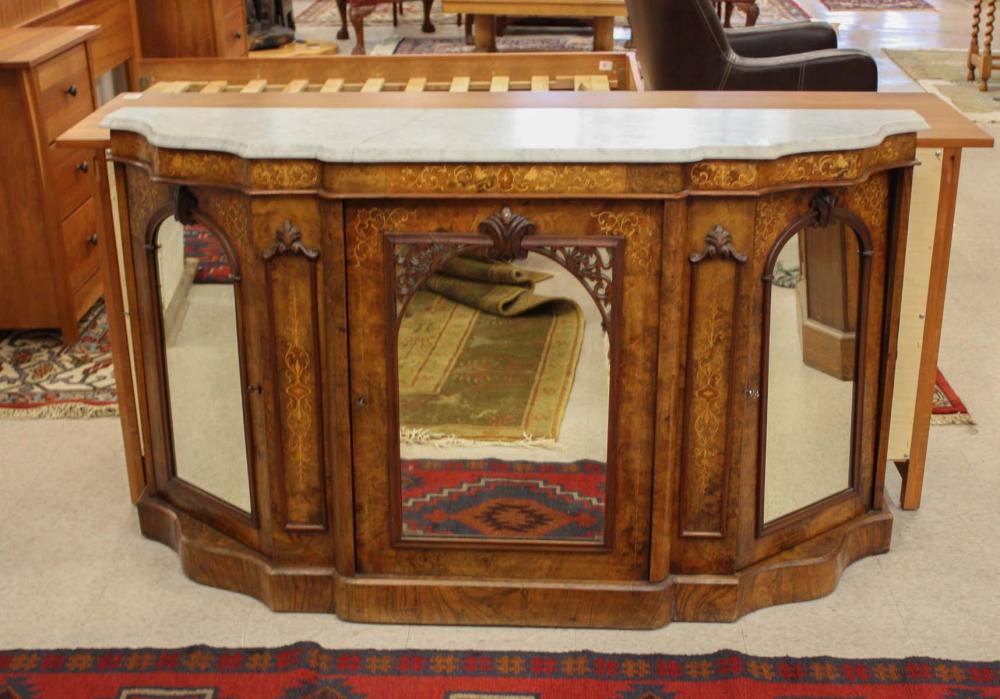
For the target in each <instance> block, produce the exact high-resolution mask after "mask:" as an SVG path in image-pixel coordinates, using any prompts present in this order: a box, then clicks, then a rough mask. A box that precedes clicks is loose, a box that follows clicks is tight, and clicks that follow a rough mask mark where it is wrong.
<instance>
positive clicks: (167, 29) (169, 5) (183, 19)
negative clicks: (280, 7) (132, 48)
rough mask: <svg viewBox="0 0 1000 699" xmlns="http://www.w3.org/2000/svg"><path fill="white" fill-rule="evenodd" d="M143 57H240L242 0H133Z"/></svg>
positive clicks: (244, 30) (243, 53)
mask: <svg viewBox="0 0 1000 699" xmlns="http://www.w3.org/2000/svg"><path fill="white" fill-rule="evenodd" d="M136 16H137V20H138V25H139V45H140V49H141V53H142V56H143V57H144V58H195V57H205V58H209V57H216V58H240V57H242V56H246V55H247V20H246V8H245V6H244V4H243V1H242V0H136Z"/></svg>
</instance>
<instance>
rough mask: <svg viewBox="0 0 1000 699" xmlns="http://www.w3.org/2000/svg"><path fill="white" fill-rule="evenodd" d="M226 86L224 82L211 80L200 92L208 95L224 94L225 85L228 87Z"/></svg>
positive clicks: (226, 83)
mask: <svg viewBox="0 0 1000 699" xmlns="http://www.w3.org/2000/svg"><path fill="white" fill-rule="evenodd" d="M228 84H229V83H228V82H226V81H225V80H213V81H212V82H210V83H208V84H207V85H205V87H203V88H201V91H202V92H208V93H213V92H225V91H226V85H228Z"/></svg>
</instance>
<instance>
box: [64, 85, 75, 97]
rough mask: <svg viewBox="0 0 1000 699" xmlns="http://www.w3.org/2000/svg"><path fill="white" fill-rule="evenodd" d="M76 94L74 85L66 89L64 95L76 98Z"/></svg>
mask: <svg viewBox="0 0 1000 699" xmlns="http://www.w3.org/2000/svg"><path fill="white" fill-rule="evenodd" d="M76 93H77V90H76V85H70V86H69V87H67V88H66V94H67V95H69V96H70V97H76Z"/></svg>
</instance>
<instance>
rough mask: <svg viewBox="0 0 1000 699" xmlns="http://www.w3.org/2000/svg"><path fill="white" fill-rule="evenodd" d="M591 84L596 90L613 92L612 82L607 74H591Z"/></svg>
mask: <svg viewBox="0 0 1000 699" xmlns="http://www.w3.org/2000/svg"><path fill="white" fill-rule="evenodd" d="M590 84H591V89H592V90H593V91H594V92H611V82H610V81H609V80H608V76H607V75H592V76H590Z"/></svg>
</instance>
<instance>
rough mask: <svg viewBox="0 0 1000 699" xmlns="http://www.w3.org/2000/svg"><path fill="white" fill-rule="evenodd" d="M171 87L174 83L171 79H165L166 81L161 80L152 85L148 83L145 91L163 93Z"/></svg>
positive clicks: (170, 89) (171, 88)
mask: <svg viewBox="0 0 1000 699" xmlns="http://www.w3.org/2000/svg"><path fill="white" fill-rule="evenodd" d="M173 87H174V83H173V82H172V81H167V82H162V83H154V84H153V85H150V87H149V89H148V90H146V92H163V93H167V92H171V91H172V90H173Z"/></svg>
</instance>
